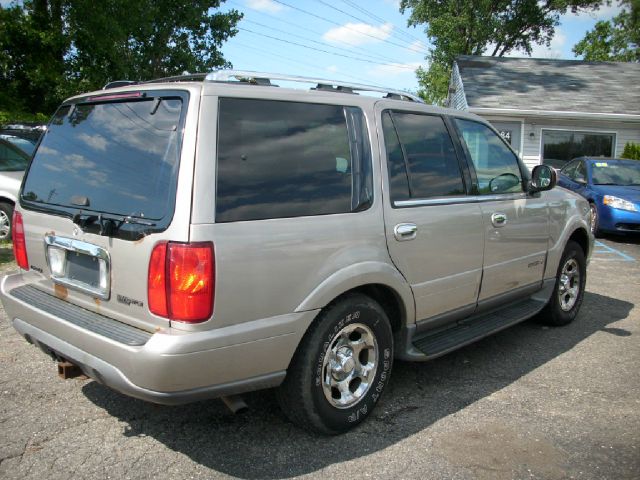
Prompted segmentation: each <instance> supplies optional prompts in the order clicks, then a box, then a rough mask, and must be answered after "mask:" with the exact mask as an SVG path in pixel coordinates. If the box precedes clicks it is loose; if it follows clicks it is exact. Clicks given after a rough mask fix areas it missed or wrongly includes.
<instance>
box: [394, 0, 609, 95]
mask: <svg viewBox="0 0 640 480" xmlns="http://www.w3.org/2000/svg"><path fill="white" fill-rule="evenodd" d="M602 3H603V1H602V0H544V1H539V0H475V1H473V2H465V1H460V0H402V1H401V2H400V11H401V12H402V13H404V12H405V11H407V10H408V11H410V15H409V22H408V23H409V25H412V26H420V25H424V32H425V34H426V35H427V38H428V39H429V41H430V42H431V45H432V48H431V49H430V52H429V54H428V55H427V57H426V60H427V61H428V65H429V66H428V68H421V69H418V71H417V75H418V81H419V83H420V86H421V89H420V91H419V94H420V95H421V96H422V97H423V98H424V99H425V100H426V101H427V102H429V103H435V104H442V103H443V102H444V100H445V99H446V97H447V86H448V82H449V76H450V73H451V66H452V64H453V61H454V60H455V58H456V57H457V56H458V55H485V54H489V55H492V56H499V57H502V56H504V55H506V54H507V53H509V52H512V51H514V50H520V51H523V52H525V53H527V54H529V55H530V54H531V49H532V45H533V44H543V45H549V44H550V42H551V39H552V38H553V35H554V34H555V27H556V26H557V25H558V24H559V18H560V15H562V14H564V13H566V12H567V11H573V12H577V11H579V10H594V9H597V8H598V7H599V6H600V5H601V4H602Z"/></svg>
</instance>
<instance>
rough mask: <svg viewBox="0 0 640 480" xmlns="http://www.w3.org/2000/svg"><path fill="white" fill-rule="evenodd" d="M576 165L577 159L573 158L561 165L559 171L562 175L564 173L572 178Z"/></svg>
mask: <svg viewBox="0 0 640 480" xmlns="http://www.w3.org/2000/svg"><path fill="white" fill-rule="evenodd" d="M577 166H578V161H577V160H574V161H573V162H569V163H567V164H566V165H565V166H564V167H562V170H560V173H562V174H563V175H566V176H567V177H569V178H573V177H574V175H575V173H576V167H577Z"/></svg>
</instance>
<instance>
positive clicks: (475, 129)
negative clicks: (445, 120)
mask: <svg viewBox="0 0 640 480" xmlns="http://www.w3.org/2000/svg"><path fill="white" fill-rule="evenodd" d="M455 122H456V125H457V126H458V128H459V129H460V132H461V133H462V138H463V139H464V143H465V144H466V146H467V150H468V151H469V155H470V156H471V161H472V162H473V166H474V167H475V170H476V174H477V176H478V191H479V193H480V194H481V195H486V194H495V193H510V192H522V175H521V172H520V167H519V166H518V159H517V157H516V156H515V155H514V154H513V152H512V151H511V150H509V148H508V147H507V146H506V145H505V144H504V142H503V141H502V139H501V138H500V136H499V135H497V134H496V133H494V132H493V130H491V129H490V128H489V127H487V126H486V125H483V124H482V123H478V122H474V121H472V120H463V119H460V118H456V119H455Z"/></svg>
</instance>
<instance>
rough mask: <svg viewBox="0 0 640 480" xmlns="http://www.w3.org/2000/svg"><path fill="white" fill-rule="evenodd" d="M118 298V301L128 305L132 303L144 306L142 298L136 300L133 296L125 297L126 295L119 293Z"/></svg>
mask: <svg viewBox="0 0 640 480" xmlns="http://www.w3.org/2000/svg"><path fill="white" fill-rule="evenodd" d="M116 298H117V299H118V302H120V303H124V304H125V305H127V306H129V307H130V306H131V305H135V306H136V307H144V303H142V302H141V301H140V300H135V299H133V298H129V297H125V296H124V295H119V294H118V295H117V296H116Z"/></svg>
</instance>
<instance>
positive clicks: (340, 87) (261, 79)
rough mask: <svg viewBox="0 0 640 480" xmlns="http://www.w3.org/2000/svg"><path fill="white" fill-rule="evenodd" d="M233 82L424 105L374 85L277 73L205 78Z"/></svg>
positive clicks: (224, 73)
mask: <svg viewBox="0 0 640 480" xmlns="http://www.w3.org/2000/svg"><path fill="white" fill-rule="evenodd" d="M233 80H236V81H239V82H243V83H250V84H254V85H273V83H272V81H273V80H281V81H285V82H297V83H308V84H315V85H316V86H315V87H314V88H313V89H315V90H322V91H333V92H341V93H356V92H378V93H384V94H386V97H385V98H393V99H397V100H407V101H412V102H419V103H424V102H423V100H422V99H421V98H420V97H418V96H417V95H414V94H412V93H408V92H403V91H401V90H392V89H389V88H384V87H376V86H374V85H363V84H360V83H344V82H339V81H335V80H326V79H321V78H312V77H300V76H295V75H282V74H279V73H265V72H251V71H246V70H214V71H213V72H211V73H209V74H207V76H206V77H205V81H207V82H231V81H233Z"/></svg>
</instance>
